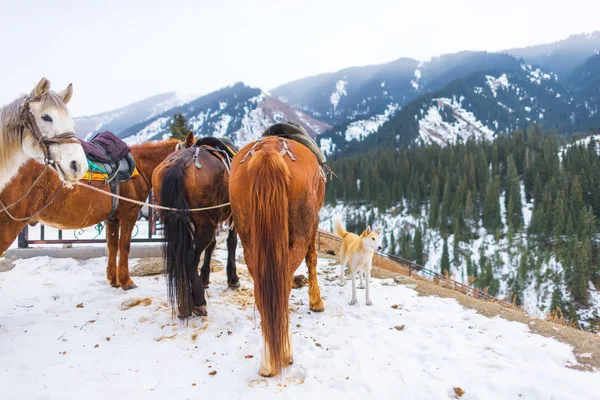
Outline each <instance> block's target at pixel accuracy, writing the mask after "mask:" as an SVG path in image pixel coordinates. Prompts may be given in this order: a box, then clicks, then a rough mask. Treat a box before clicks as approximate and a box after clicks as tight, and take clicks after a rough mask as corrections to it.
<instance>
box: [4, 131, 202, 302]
mask: <svg viewBox="0 0 600 400" xmlns="http://www.w3.org/2000/svg"><path fill="white" fill-rule="evenodd" d="M192 140H193V136H192V137H191V138H190V139H189V140H188V141H189V143H191V142H192ZM179 143H180V142H179V141H178V140H176V139H170V140H166V141H160V142H155V143H151V142H149V143H144V144H140V145H134V146H131V155H132V156H133V158H135V161H136V168H137V170H138V171H139V175H137V176H134V177H132V178H131V179H130V180H128V181H127V182H123V183H120V184H119V194H120V195H121V196H123V197H127V198H130V199H134V200H138V201H145V200H146V199H147V198H148V194H149V192H150V189H151V188H152V187H151V179H150V178H151V177H152V172H153V171H154V169H155V168H156V166H157V165H158V164H160V163H161V162H162V161H163V160H164V159H165V157H166V156H167V155H169V154H170V153H172V152H173V150H174V149H175V148H176V146H177V145H179ZM40 174H43V176H42V177H41V179H40V180H39V181H38V182H37V183H36V184H35V186H34V187H33V189H32V191H31V193H29V195H28V196H27V197H25V198H24V199H23V200H22V201H20V202H19V203H17V204H16V205H15V206H13V207H11V208H10V209H9V213H10V215H12V216H13V217H14V218H15V219H25V220H23V221H20V220H15V219H13V218H11V217H10V216H9V215H8V214H7V213H6V212H0V227H1V229H0V254H2V253H3V252H4V251H6V249H8V247H9V246H10V245H11V243H13V242H14V240H15V239H16V237H17V236H18V234H19V232H21V230H22V229H23V227H24V226H25V224H27V223H33V222H41V223H43V224H44V225H48V226H52V227H54V228H58V229H80V228H85V227H88V226H92V225H95V224H98V223H100V222H102V221H105V220H106V218H107V217H108V216H109V214H110V212H111V205H112V199H111V197H109V196H103V195H101V194H99V193H97V192H95V191H93V190H90V189H88V188H86V187H82V186H75V187H73V188H72V189H71V190H69V189H66V188H64V187H63V182H62V181H61V180H60V179H59V178H58V176H57V174H56V172H54V171H53V170H50V169H47V170H46V171H45V172H44V166H43V165H41V164H38V163H36V162H32V161H30V162H28V163H27V164H25V166H23V167H22V169H21V171H19V174H18V175H17V177H16V178H15V179H14V180H13V181H12V182H10V183H9V184H8V185H7V186H6V188H5V189H4V190H3V191H2V193H1V194H0V198H1V199H2V201H3V202H4V203H5V204H10V203H12V202H13V201H15V199H18V198H19V197H21V196H22V194H23V193H24V191H25V190H26V189H27V188H29V187H31V185H32V184H33V183H34V180H35V179H36V177H38V176H39V175H40ZM99 188H101V189H102V190H104V191H106V192H109V193H110V186H109V185H106V186H99ZM46 205H48V207H47V208H46V209H45V210H44V211H43V212H41V213H40V214H39V215H37V216H35V217H34V218H32V219H30V220H27V219H26V217H28V216H31V215H34V214H36V213H37V212H39V210H41V209H42V208H43V207H45V206H46ZM140 208H141V206H140V205H137V204H133V203H130V202H126V201H122V200H119V202H118V205H117V210H116V212H115V214H114V216H113V220H114V221H113V222H112V223H109V222H107V223H106V244H107V247H108V266H107V268H106V277H107V279H108V281H109V283H110V284H111V286H113V287H121V288H122V289H125V290H128V289H133V288H135V287H136V286H135V284H134V283H133V280H131V278H130V276H129V247H130V243H131V234H132V231H133V227H134V225H135V223H136V221H137V218H138V215H139V212H140ZM119 228H120V229H119ZM119 230H120V231H119ZM117 250H118V252H119V263H118V267H117Z"/></svg>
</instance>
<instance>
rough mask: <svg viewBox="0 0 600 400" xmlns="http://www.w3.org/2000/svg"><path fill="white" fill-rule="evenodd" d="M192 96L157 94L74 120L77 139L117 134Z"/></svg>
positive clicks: (173, 93) (170, 93)
mask: <svg viewBox="0 0 600 400" xmlns="http://www.w3.org/2000/svg"><path fill="white" fill-rule="evenodd" d="M193 97H194V96H192V95H182V94H178V93H175V92H169V93H163V94H158V95H156V96H152V97H149V98H147V99H144V100H141V101H138V102H135V103H132V104H129V105H127V106H125V107H121V108H118V109H116V110H112V111H108V112H104V113H100V114H96V115H90V116H82V117H77V118H75V132H77V137H78V138H80V139H85V138H87V137H89V136H91V135H92V134H94V133H96V132H101V131H111V132H113V133H116V134H119V133H120V132H121V131H123V130H124V129H126V128H129V127H130V126H132V125H135V124H138V123H140V122H142V121H144V120H146V119H148V118H152V117H154V116H155V115H158V114H160V113H162V112H164V111H166V110H168V109H171V108H173V107H177V106H180V105H182V104H184V103H186V102H188V101H190V100H192V99H193Z"/></svg>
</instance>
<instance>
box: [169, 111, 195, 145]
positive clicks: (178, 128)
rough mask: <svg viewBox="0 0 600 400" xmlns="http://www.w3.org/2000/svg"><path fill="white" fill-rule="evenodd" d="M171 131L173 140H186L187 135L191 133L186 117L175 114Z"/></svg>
mask: <svg viewBox="0 0 600 400" xmlns="http://www.w3.org/2000/svg"><path fill="white" fill-rule="evenodd" d="M169 130H170V131H171V137H172V138H173V139H178V140H185V137H186V135H187V134H188V132H189V131H190V129H189V128H188V122H187V119H185V116H184V115H183V114H175V115H174V116H173V120H172V121H171V125H170V126H169Z"/></svg>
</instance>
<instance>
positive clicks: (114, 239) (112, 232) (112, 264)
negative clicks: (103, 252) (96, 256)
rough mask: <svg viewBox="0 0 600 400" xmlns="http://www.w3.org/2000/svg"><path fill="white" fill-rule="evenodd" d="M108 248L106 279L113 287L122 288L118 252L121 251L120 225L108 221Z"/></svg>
mask: <svg viewBox="0 0 600 400" xmlns="http://www.w3.org/2000/svg"><path fill="white" fill-rule="evenodd" d="M106 247H108V265H107V267H106V279H107V280H108V282H109V283H110V286H112V287H120V285H119V282H118V280H117V252H118V250H119V223H118V222H117V223H112V222H108V221H106Z"/></svg>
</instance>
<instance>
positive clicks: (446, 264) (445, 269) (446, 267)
mask: <svg viewBox="0 0 600 400" xmlns="http://www.w3.org/2000/svg"><path fill="white" fill-rule="evenodd" d="M441 271H442V274H443V275H445V274H446V273H448V274H450V255H449V254H448V240H447V239H444V247H443V248H442V263H441Z"/></svg>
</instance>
